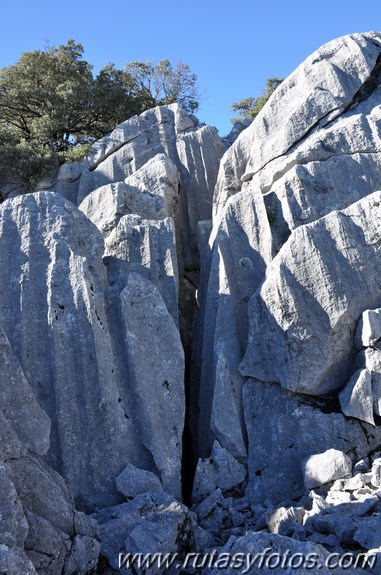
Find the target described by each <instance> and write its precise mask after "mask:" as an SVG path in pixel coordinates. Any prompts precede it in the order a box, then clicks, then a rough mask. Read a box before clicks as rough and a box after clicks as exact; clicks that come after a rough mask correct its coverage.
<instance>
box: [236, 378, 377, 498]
mask: <svg viewBox="0 0 381 575" xmlns="http://www.w3.org/2000/svg"><path fill="white" fill-rule="evenodd" d="M243 404H244V407H245V422H246V428H247V434H248V440H249V447H248V452H249V459H248V465H249V483H248V495H249V496H250V499H251V501H252V502H253V503H258V502H266V501H270V502H271V503H272V504H273V505H278V504H279V503H281V502H284V501H290V500H292V499H293V498H295V497H299V496H300V495H302V494H303V492H304V481H303V474H302V462H303V461H304V460H305V459H306V458H308V457H309V456H311V455H314V454H316V453H323V452H325V451H327V450H328V449H336V450H339V451H342V452H344V453H345V454H346V455H348V456H349V457H350V458H351V460H352V462H355V461H358V460H360V459H362V458H363V457H364V456H366V455H367V454H368V453H369V451H371V450H372V448H373V449H374V448H376V447H377V445H378V444H379V442H380V439H381V430H380V429H379V428H376V429H374V428H373V427H372V426H370V425H368V424H366V423H362V422H361V423H360V422H358V421H357V420H355V419H346V418H345V417H344V416H343V415H342V414H341V413H335V412H334V411H333V408H334V405H333V406H332V405H330V403H329V402H328V403H327V404H324V403H322V402H320V404H319V402H317V400H315V399H313V400H312V399H309V398H308V397H307V396H298V395H295V394H293V393H290V392H288V391H285V390H283V389H282V388H281V387H280V386H279V385H277V384H270V383H262V382H260V381H258V380H248V381H247V383H246V384H245V386H244V388H243ZM322 410H324V411H325V412H323V411H322ZM327 411H328V413H327ZM329 411H330V412H329ZM317 430H318V432H317ZM368 441H369V442H368Z"/></svg>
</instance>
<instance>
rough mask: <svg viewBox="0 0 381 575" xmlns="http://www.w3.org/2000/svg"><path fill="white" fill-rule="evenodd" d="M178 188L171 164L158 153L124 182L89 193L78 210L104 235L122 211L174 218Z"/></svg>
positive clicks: (124, 213) (172, 164)
mask: <svg viewBox="0 0 381 575" xmlns="http://www.w3.org/2000/svg"><path fill="white" fill-rule="evenodd" d="M178 188H179V173H178V171H177V168H176V166H175V164H174V163H173V162H172V161H171V160H170V159H169V158H168V157H167V156H166V155H165V154H158V155H157V156H155V157H154V158H152V159H151V160H149V161H148V162H147V163H146V164H144V166H142V167H141V168H140V169H139V170H137V171H136V172H135V173H134V174H132V175H131V176H129V177H128V178H126V180H125V181H124V182H116V183H111V184H107V185H105V186H101V187H100V188H97V189H96V190H94V191H93V192H91V193H90V194H89V195H88V196H86V197H85V199H84V200H83V201H82V202H81V204H80V205H79V209H80V210H81V211H82V212H83V213H84V214H85V215H86V216H87V217H88V218H89V219H90V220H91V221H92V222H93V223H94V224H95V225H96V226H97V227H98V228H99V229H100V230H101V231H102V232H103V234H104V235H106V236H107V235H108V234H109V233H110V231H111V230H112V229H113V228H115V226H116V225H117V224H118V222H119V220H120V218H121V217H122V216H124V215H126V214H137V215H140V216H141V217H143V218H145V219H155V220H162V219H164V218H166V217H172V218H175V219H177V212H178Z"/></svg>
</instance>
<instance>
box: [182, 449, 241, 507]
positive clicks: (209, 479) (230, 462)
mask: <svg viewBox="0 0 381 575" xmlns="http://www.w3.org/2000/svg"><path fill="white" fill-rule="evenodd" d="M245 479H246V467H245V465H243V464H242V463H240V462H239V461H237V459H235V457H233V455H231V453H229V451H227V450H226V449H224V448H223V447H221V445H220V444H219V443H218V441H215V442H214V444H213V449H212V453H211V455H210V457H208V458H207V459H199V461H198V464H197V469H196V474H195V478H194V482H193V492H192V499H193V501H198V500H200V499H203V498H205V496H207V495H209V494H210V493H212V492H213V491H215V489H218V488H220V489H221V491H222V492H223V493H225V492H229V491H230V490H232V489H233V490H234V489H239V487H241V486H242V484H243V483H244V482H245Z"/></svg>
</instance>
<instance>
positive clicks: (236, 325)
mask: <svg viewBox="0 0 381 575" xmlns="http://www.w3.org/2000/svg"><path fill="white" fill-rule="evenodd" d="M210 246H211V252H210V253H206V254H205V255H206V257H205V259H206V260H207V261H206V262H204V263H203V271H205V274H207V275H206V280H205V279H204V282H205V283H203V284H202V285H201V289H200V294H199V299H200V314H199V319H198V323H199V325H198V330H199V335H198V345H199V348H200V350H199V358H198V365H199V379H200V384H199V385H200V390H199V400H198V409H199V425H198V443H199V446H200V455H201V456H202V457H206V456H207V455H208V450H209V452H210V450H211V448H212V445H213V441H214V440H215V439H217V440H218V441H219V443H220V444H221V445H222V446H223V447H224V448H225V449H227V450H229V451H230V452H231V453H232V454H233V455H234V456H238V457H245V456H246V446H245V439H244V436H245V432H244V425H243V410H242V400H241V390H242V385H243V383H244V378H243V377H242V376H241V375H240V373H239V371H238V366H239V363H240V361H241V358H242V355H243V353H244V350H245V347H246V341H247V330H248V316H247V302H248V300H249V297H250V296H251V294H252V293H253V291H254V290H255V289H256V288H257V287H258V286H259V284H260V282H261V279H262V277H263V274H264V273H265V269H266V265H267V264H268V263H269V262H270V261H271V258H272V243H271V233H270V225H269V221H268V218H267V214H266V208H265V205H264V202H263V198H262V196H261V195H260V194H253V195H251V196H245V194H243V193H242V194H237V195H236V196H234V197H233V198H232V199H231V200H230V201H229V202H228V204H227V207H226V212H225V214H224V217H223V218H222V221H221V224H220V226H219V228H218V230H217V235H216V237H215V239H214V241H213V240H212V239H211V241H210Z"/></svg>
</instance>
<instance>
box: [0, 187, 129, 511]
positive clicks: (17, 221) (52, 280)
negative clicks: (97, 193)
mask: <svg viewBox="0 0 381 575" xmlns="http://www.w3.org/2000/svg"><path fill="white" fill-rule="evenodd" d="M0 230H1V242H0V262H1V268H2V274H1V279H0V294H1V297H2V299H3V301H6V305H4V306H2V308H1V312H0V323H1V325H2V326H3V329H4V331H5V333H6V334H7V336H8V339H9V341H10V343H11V346H12V349H13V350H14V353H15V355H16V357H17V359H18V361H19V362H20V365H21V367H22V369H23V371H24V373H25V374H26V377H27V379H28V382H29V385H30V387H31V388H32V391H33V393H34V396H35V397H36V398H37V401H38V402H39V404H40V406H41V407H42V408H43V409H44V411H45V412H46V413H47V414H48V415H49V417H50V419H51V421H52V428H51V438H50V440H51V446H50V451H49V454H48V460H49V462H50V463H51V464H52V465H53V466H54V467H55V468H56V469H57V470H58V471H60V472H61V473H62V474H63V475H64V476H65V477H66V478H67V479H68V481H69V485H70V487H71V489H72V492H73V494H74V495H75V496H76V497H79V498H81V497H83V499H84V501H85V500H86V501H87V502H90V501H91V500H94V498H98V497H99V498H102V497H105V498H106V499H107V498H109V497H110V496H111V498H112V497H113V496H112V483H111V482H112V477H113V474H115V473H117V472H118V471H119V470H120V458H122V459H126V458H127V454H128V451H129V441H128V430H127V426H126V423H125V419H124V417H123V413H122V410H121V408H120V406H119V405H118V401H117V400H118V397H119V394H118V390H117V386H116V383H115V381H114V377H113V358H112V350H111V345H110V337H109V334H108V331H107V318H106V310H105V299H104V294H105V289H106V286H107V282H106V273H105V269H104V266H103V263H102V260H101V259H100V256H101V254H102V251H103V239H102V236H101V234H100V232H99V231H98V230H97V228H96V227H95V226H94V225H93V224H92V223H91V222H90V221H89V220H87V219H86V218H85V217H84V216H83V214H81V212H79V211H78V210H77V208H75V206H73V205H72V204H70V202H67V201H65V200H64V199H63V198H62V197H61V196H57V195H56V194H51V193H48V192H40V193H37V194H29V195H26V196H21V197H19V198H16V199H14V200H8V201H6V202H5V203H4V204H3V205H2V206H1V208H0ZM106 445H107V448H106ZM84 446H88V447H87V449H84ZM102 446H103V447H102ZM106 452H107V453H108V456H107V457H108V464H107V466H106V465H105V464H104V463H105V460H104V457H105V453H106ZM90 485H92V487H90ZM110 490H111V491H110ZM109 492H110V493H111V495H109V494H108V493H109Z"/></svg>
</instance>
